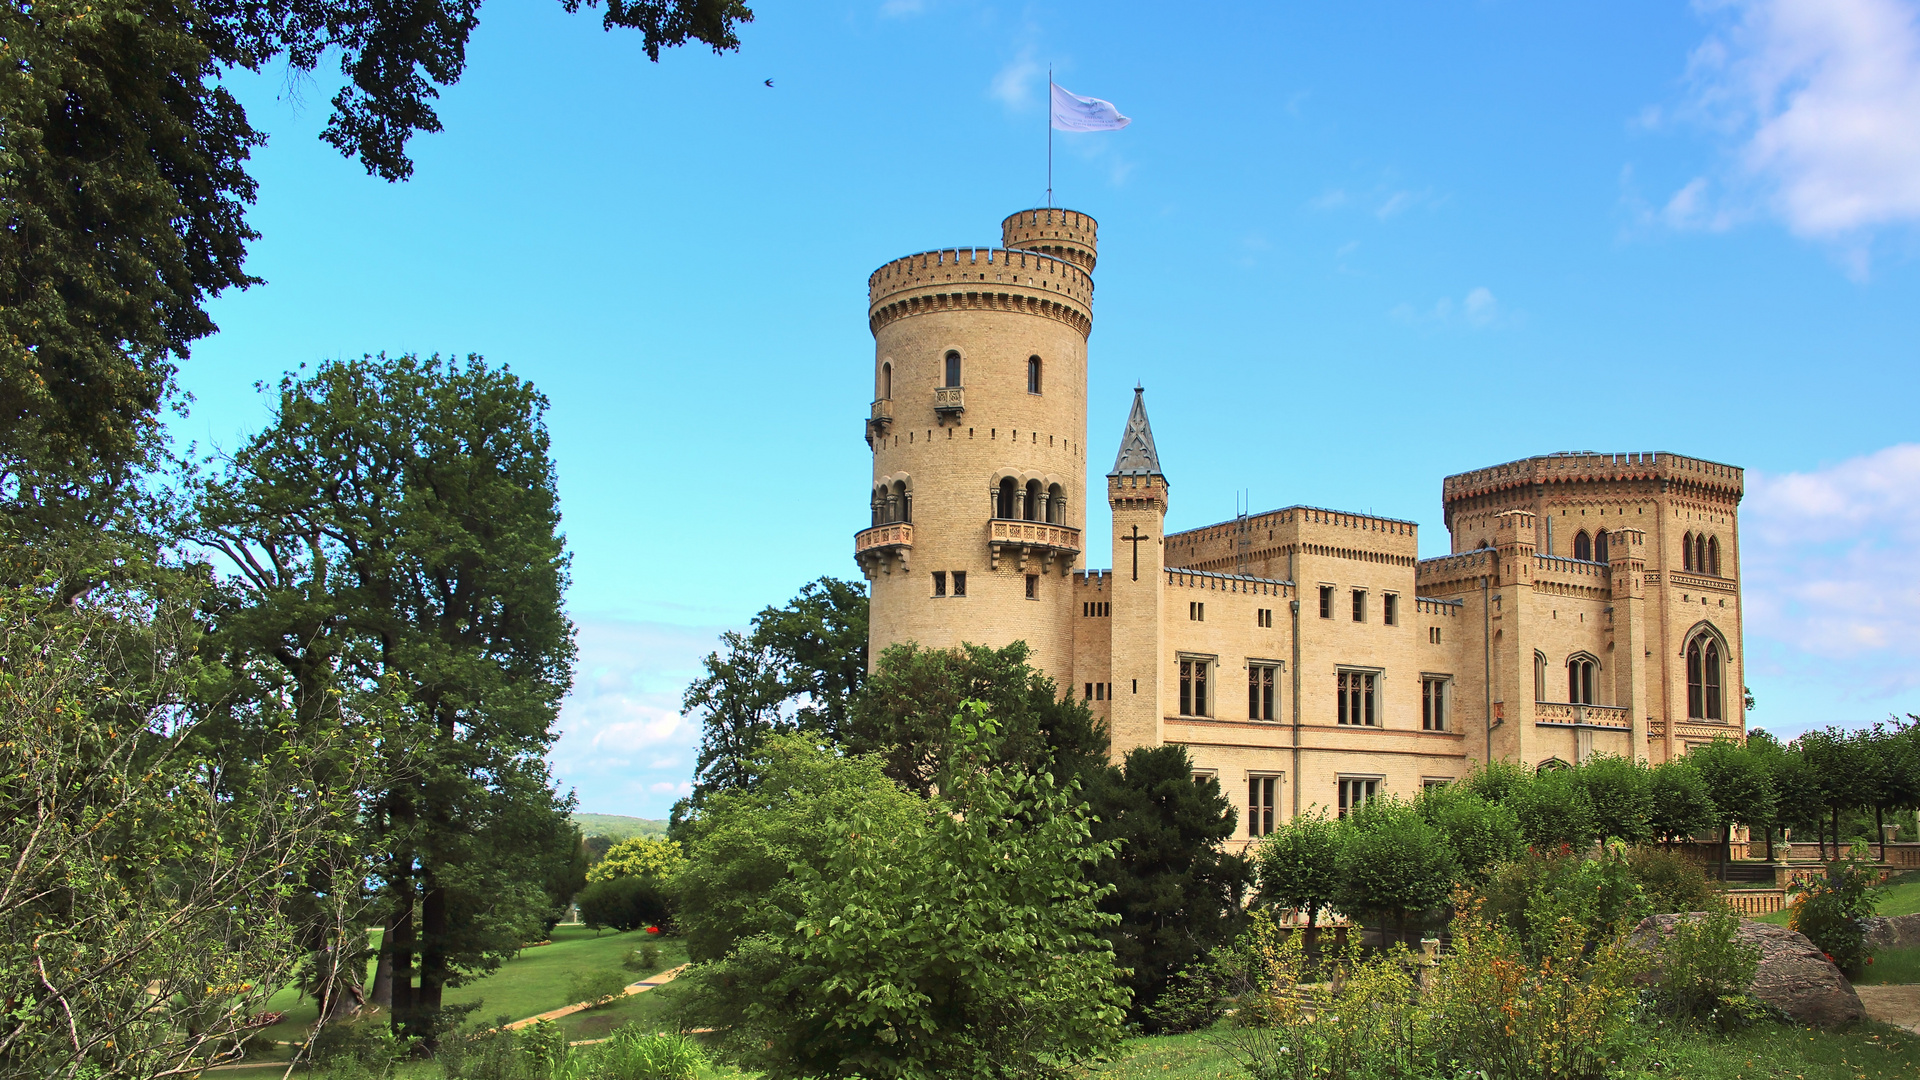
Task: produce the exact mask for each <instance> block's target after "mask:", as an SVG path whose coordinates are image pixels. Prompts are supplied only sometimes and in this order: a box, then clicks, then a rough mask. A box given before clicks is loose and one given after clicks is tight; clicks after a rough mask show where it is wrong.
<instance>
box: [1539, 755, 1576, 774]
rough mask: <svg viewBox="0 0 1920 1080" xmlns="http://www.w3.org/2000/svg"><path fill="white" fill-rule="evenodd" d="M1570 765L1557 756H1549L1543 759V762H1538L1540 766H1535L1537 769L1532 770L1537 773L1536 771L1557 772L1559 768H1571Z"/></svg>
mask: <svg viewBox="0 0 1920 1080" xmlns="http://www.w3.org/2000/svg"><path fill="white" fill-rule="evenodd" d="M1572 767H1573V766H1571V765H1568V764H1567V763H1566V762H1564V761H1561V760H1560V759H1559V758H1557V757H1550V758H1548V759H1547V760H1545V761H1543V762H1541V763H1540V767H1539V768H1537V769H1535V770H1533V771H1534V772H1535V773H1536V774H1538V773H1550V772H1558V771H1559V770H1561V769H1571V768H1572Z"/></svg>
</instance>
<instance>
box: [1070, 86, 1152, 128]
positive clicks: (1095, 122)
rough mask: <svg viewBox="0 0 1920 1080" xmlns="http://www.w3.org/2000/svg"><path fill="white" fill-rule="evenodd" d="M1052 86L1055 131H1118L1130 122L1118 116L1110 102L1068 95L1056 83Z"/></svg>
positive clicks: (1118, 112) (1118, 111) (1116, 110)
mask: <svg viewBox="0 0 1920 1080" xmlns="http://www.w3.org/2000/svg"><path fill="white" fill-rule="evenodd" d="M1050 85H1052V86H1053V127H1054V130H1056V131H1119V130H1120V129H1121V128H1123V127H1126V126H1127V125H1128V124H1131V123H1133V121H1132V120H1129V119H1128V118H1126V117H1124V116H1121V115H1120V110H1119V109H1116V108H1114V107H1113V102H1111V101H1101V100H1100V99H1099V98H1093V97H1081V96H1080V95H1079V94H1070V93H1068V92H1067V89H1066V87H1064V86H1061V85H1059V84H1058V83H1053V84H1050Z"/></svg>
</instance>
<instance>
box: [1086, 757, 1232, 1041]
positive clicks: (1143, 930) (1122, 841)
mask: <svg viewBox="0 0 1920 1080" xmlns="http://www.w3.org/2000/svg"><path fill="white" fill-rule="evenodd" d="M1086 796H1087V803H1088V806H1089V807H1090V808H1091V810H1092V813H1093V823H1092V829H1093V839H1094V840H1095V841H1096V842H1099V843H1102V844H1104V843H1107V842H1110V841H1117V842H1118V849H1117V850H1116V851H1115V852H1114V854H1112V855H1111V856H1109V857H1107V858H1105V859H1102V860H1100V862H1099V863H1098V864H1097V865H1096V866H1095V867H1094V869H1093V872H1092V875H1091V876H1092V878H1093V880H1094V881H1095V882H1097V883H1099V884H1100V885H1101V886H1103V887H1105V888H1106V889H1108V890H1109V891H1108V893H1107V897H1106V899H1104V900H1102V901H1101V902H1100V908H1101V910H1102V911H1106V912H1108V913H1110V914H1113V915H1116V916H1118V917H1119V920H1120V921H1119V923H1118V924H1117V925H1115V926H1114V927H1113V928H1112V929H1111V930H1110V931H1108V932H1107V934H1106V935H1105V936H1106V938H1107V941H1108V942H1109V943H1110V944H1111V945H1112V946H1113V954H1114V959H1115V962H1116V963H1117V964H1118V965H1119V966H1120V967H1121V968H1123V969H1127V970H1130V971H1131V972H1132V974H1131V975H1129V976H1127V977H1126V979H1125V980H1124V982H1125V984H1126V985H1127V987H1129V988H1130V989H1131V990H1132V995H1133V1002H1132V1006H1131V1008H1130V1010H1129V1014H1128V1015H1129V1019H1130V1020H1131V1021H1132V1022H1134V1023H1138V1024H1140V1025H1142V1026H1143V1027H1145V1028H1146V1029H1147V1030H1150V1031H1151V1030H1156V1029H1157V1027H1158V1022H1157V1019H1156V1013H1155V1008H1156V1006H1157V1005H1158V1004H1159V1002H1160V997H1161V995H1162V994H1163V993H1164V992H1165V991H1166V989H1167V987H1168V984H1169V983H1170V982H1171V981H1172V980H1173V979H1174V978H1175V977H1176V976H1177V975H1178V974H1179V973H1180V972H1181V971H1183V970H1185V969H1186V968H1187V967H1188V966H1189V965H1191V964H1192V963H1194V962H1195V961H1196V960H1198V959H1200V958H1201V957H1203V956H1205V955H1206V953H1207V952H1208V951H1209V950H1211V949H1212V948H1213V947H1214V946H1215V945H1217V944H1220V943H1222V942H1225V941H1228V940H1231V939H1232V937H1233V934H1234V928H1235V926H1236V925H1237V923H1238V922H1239V919H1238V915H1239V913H1240V899H1241V894H1242V892H1243V891H1244V889H1245V887H1246V885H1247V880H1248V878H1249V877H1250V876H1251V875H1250V873H1249V869H1248V866H1247V862H1246V860H1245V859H1243V858H1241V857H1240V856H1239V855H1237V854H1233V853H1230V852H1226V851H1223V850H1221V849H1220V847H1219V845H1220V843H1221V841H1223V840H1225V839H1227V838H1228V837H1230V836H1232V835H1233V831H1234V822H1235V814H1234V810H1233V805H1232V803H1230V802H1228V800H1227V799H1226V797H1225V796H1223V795H1221V794H1220V782H1219V781H1218V780H1215V779H1213V778H1212V777H1207V778H1206V779H1204V780H1200V779H1196V778H1195V777H1194V774H1193V759H1192V758H1190V757H1188V756H1187V749H1186V747H1184V746H1179V745H1177V744H1169V745H1166V746H1153V747H1146V746H1142V747H1135V748H1134V749H1133V750H1130V751H1128V752H1127V756H1126V758H1125V760H1124V761H1122V762H1121V763H1120V764H1119V765H1118V766H1112V767H1108V768H1103V769H1099V770H1095V771H1094V772H1093V773H1092V774H1091V775H1090V777H1089V779H1088V784H1087V789H1086Z"/></svg>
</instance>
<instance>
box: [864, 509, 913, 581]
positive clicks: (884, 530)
mask: <svg viewBox="0 0 1920 1080" xmlns="http://www.w3.org/2000/svg"><path fill="white" fill-rule="evenodd" d="M912 553H913V526H912V525H910V524H908V523H907V522H904V521H895V522H889V523H888V524H885V525H875V526H874V527H873V528H871V529H861V530H860V531H859V532H857V533H854V534H853V561H854V562H857V563H859V564H860V569H861V570H862V571H863V572H864V573H865V574H866V575H867V576H868V577H869V578H871V577H872V576H873V575H874V574H876V573H887V574H891V573H893V570H894V566H895V564H898V565H899V568H900V572H901V573H903V574H904V573H906V570H907V556H909V555H911V554H912Z"/></svg>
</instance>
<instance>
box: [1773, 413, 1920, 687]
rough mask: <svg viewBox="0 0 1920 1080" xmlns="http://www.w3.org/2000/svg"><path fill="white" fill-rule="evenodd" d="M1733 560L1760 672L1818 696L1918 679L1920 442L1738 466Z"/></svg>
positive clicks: (1912, 683) (1918, 681) (1906, 683)
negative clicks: (1824, 458)
mask: <svg viewBox="0 0 1920 1080" xmlns="http://www.w3.org/2000/svg"><path fill="white" fill-rule="evenodd" d="M1741 517H1742V527H1741V534H1742V535H1741V547H1742V550H1741V569H1742V573H1743V575H1744V577H1745V578H1746V582H1745V595H1746V605H1747V610H1746V628H1747V632H1748V635H1749V637H1750V638H1751V639H1754V640H1752V641H1751V642H1750V644H1749V647H1748V651H1749V653H1750V654H1757V655H1758V656H1759V657H1760V658H1761V665H1760V666H1761V668H1762V672H1763V674H1772V675H1777V676H1781V677H1785V678H1787V679H1792V680H1809V681H1812V682H1813V683H1816V684H1818V685H1819V686H1820V687H1821V688H1823V689H1824V690H1825V691H1826V692H1827V695H1828V697H1829V700H1842V701H1859V700H1866V699H1878V698H1885V697H1887V696H1889V695H1896V694H1903V693H1910V692H1912V691H1914V690H1916V689H1920V560H1916V559H1915V557H1914V556H1915V552H1916V551H1920V444H1913V443H1908V444H1903V445H1899V446H1891V447H1888V448H1886V449H1884V450H1880V451H1878V452H1876V453H1872V454H1868V455H1865V456H1863V457H1857V458H1851V459H1849V460H1847V461H1843V462H1840V463H1839V464H1837V465H1833V466H1831V467H1829V468H1825V469H1819V470H1815V471H1812V472H1804V473H1785V474H1781V475H1778V476H1775V475H1770V474H1766V473H1754V472H1749V473H1748V474H1747V497H1746V502H1745V505H1744V506H1743V508H1742V515H1741Z"/></svg>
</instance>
